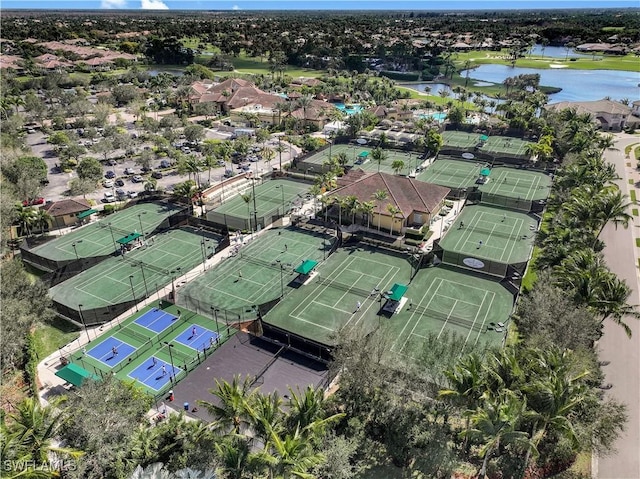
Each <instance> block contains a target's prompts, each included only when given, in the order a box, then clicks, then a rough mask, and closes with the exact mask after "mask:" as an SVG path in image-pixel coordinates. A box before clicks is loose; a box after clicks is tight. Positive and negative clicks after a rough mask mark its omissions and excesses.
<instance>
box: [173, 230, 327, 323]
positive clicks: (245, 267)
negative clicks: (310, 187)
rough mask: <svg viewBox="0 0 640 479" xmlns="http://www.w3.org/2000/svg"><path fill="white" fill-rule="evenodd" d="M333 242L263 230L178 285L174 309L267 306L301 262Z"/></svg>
mask: <svg viewBox="0 0 640 479" xmlns="http://www.w3.org/2000/svg"><path fill="white" fill-rule="evenodd" d="M333 241H335V238H333V237H330V236H328V235H320V234H318V233H312V232H310V231H306V230H301V229H297V228H277V229H269V230H267V231H264V232H262V233H260V235H258V236H256V238H255V239H254V240H253V241H251V242H250V243H249V244H247V245H245V246H241V247H239V248H237V247H234V246H233V245H232V246H231V248H230V255H229V256H228V257H227V258H225V259H224V260H223V261H222V263H220V264H218V265H217V266H215V267H214V268H211V269H210V270H209V271H207V272H206V274H203V275H201V276H199V277H198V278H196V279H195V280H193V281H191V282H189V283H188V284H186V285H185V286H183V287H182V288H181V290H180V292H179V293H178V298H177V300H178V304H183V305H185V306H187V307H189V308H191V309H194V310H195V311H199V310H200V311H202V310H204V309H207V310H208V309H209V308H210V307H212V306H214V307H216V308H218V309H221V310H222V309H224V310H227V311H229V310H242V309H243V308H245V307H247V306H249V307H251V306H253V305H259V304H262V303H265V302H267V301H271V300H273V299H275V298H278V297H280V295H281V294H282V293H284V294H287V293H288V292H289V291H290V290H291V287H290V286H289V283H290V282H291V281H292V280H293V279H294V278H295V276H296V275H295V274H294V273H293V270H294V269H295V268H296V267H298V266H299V265H300V263H302V261H303V260H305V259H311V260H315V261H322V260H323V258H324V256H325V254H326V253H328V251H329V249H330V248H331V244H332V242H333ZM281 275H282V276H281ZM281 280H282V282H281ZM228 319H229V320H231V319H233V320H236V318H228Z"/></svg>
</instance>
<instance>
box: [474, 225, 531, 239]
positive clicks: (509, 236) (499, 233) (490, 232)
mask: <svg viewBox="0 0 640 479" xmlns="http://www.w3.org/2000/svg"><path fill="white" fill-rule="evenodd" d="M469 229H470V230H473V231H477V232H480V233H487V234H488V235H490V236H500V237H501V238H507V239H520V238H522V236H527V235H523V234H521V233H506V232H504V231H500V230H496V229H489V228H483V227H481V226H476V225H472V226H469Z"/></svg>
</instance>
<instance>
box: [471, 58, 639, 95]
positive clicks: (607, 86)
mask: <svg viewBox="0 0 640 479" xmlns="http://www.w3.org/2000/svg"><path fill="white" fill-rule="evenodd" d="M532 73H538V74H539V75H540V84H541V85H545V86H554V87H558V88H562V91H561V92H559V93H554V94H552V95H550V96H549V101H550V102H553V103H555V102H559V101H593V100H601V99H602V98H604V97H607V96H608V97H610V98H611V99H612V100H620V99H622V98H628V99H629V100H631V101H634V100H637V99H638V98H640V87H638V83H640V73H636V72H627V71H617V70H566V69H561V68H559V69H549V70H546V69H538V68H520V67H515V68H514V67H510V66H507V65H480V66H479V67H478V68H476V69H474V70H471V71H470V72H469V76H470V78H472V79H474V80H479V81H483V82H491V83H502V82H503V81H504V80H505V79H506V78H508V77H513V76H516V75H524V74H532ZM465 74H466V73H465V72H461V75H462V76H465Z"/></svg>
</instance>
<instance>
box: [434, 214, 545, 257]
mask: <svg viewBox="0 0 640 479" xmlns="http://www.w3.org/2000/svg"><path fill="white" fill-rule="evenodd" d="M536 229H537V223H536V221H535V220H534V219H532V218H530V217H529V216H527V215H526V214H524V213H518V212H515V211H511V210H507V209H498V208H491V207H489V206H482V205H472V206H465V207H464V208H463V209H462V212H461V213H460V215H458V217H457V219H456V221H455V222H454V223H453V225H451V227H450V228H449V229H448V231H447V232H446V234H445V235H444V237H443V238H442V239H441V240H440V242H439V244H440V246H441V247H442V248H443V249H444V250H445V251H451V252H456V253H462V254H464V255H468V256H469V257H472V258H486V259H489V260H493V261H497V262H500V263H507V264H511V263H520V262H524V261H527V260H528V259H529V257H530V254H531V250H532V248H533V242H534V237H535V230H536Z"/></svg>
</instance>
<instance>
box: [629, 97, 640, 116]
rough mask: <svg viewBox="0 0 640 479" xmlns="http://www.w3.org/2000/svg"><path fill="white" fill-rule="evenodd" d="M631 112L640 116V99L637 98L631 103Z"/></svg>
mask: <svg viewBox="0 0 640 479" xmlns="http://www.w3.org/2000/svg"><path fill="white" fill-rule="evenodd" d="M631 114H632V115H633V116H638V117H640V100H636V101H634V102H633V103H632V104H631Z"/></svg>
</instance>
